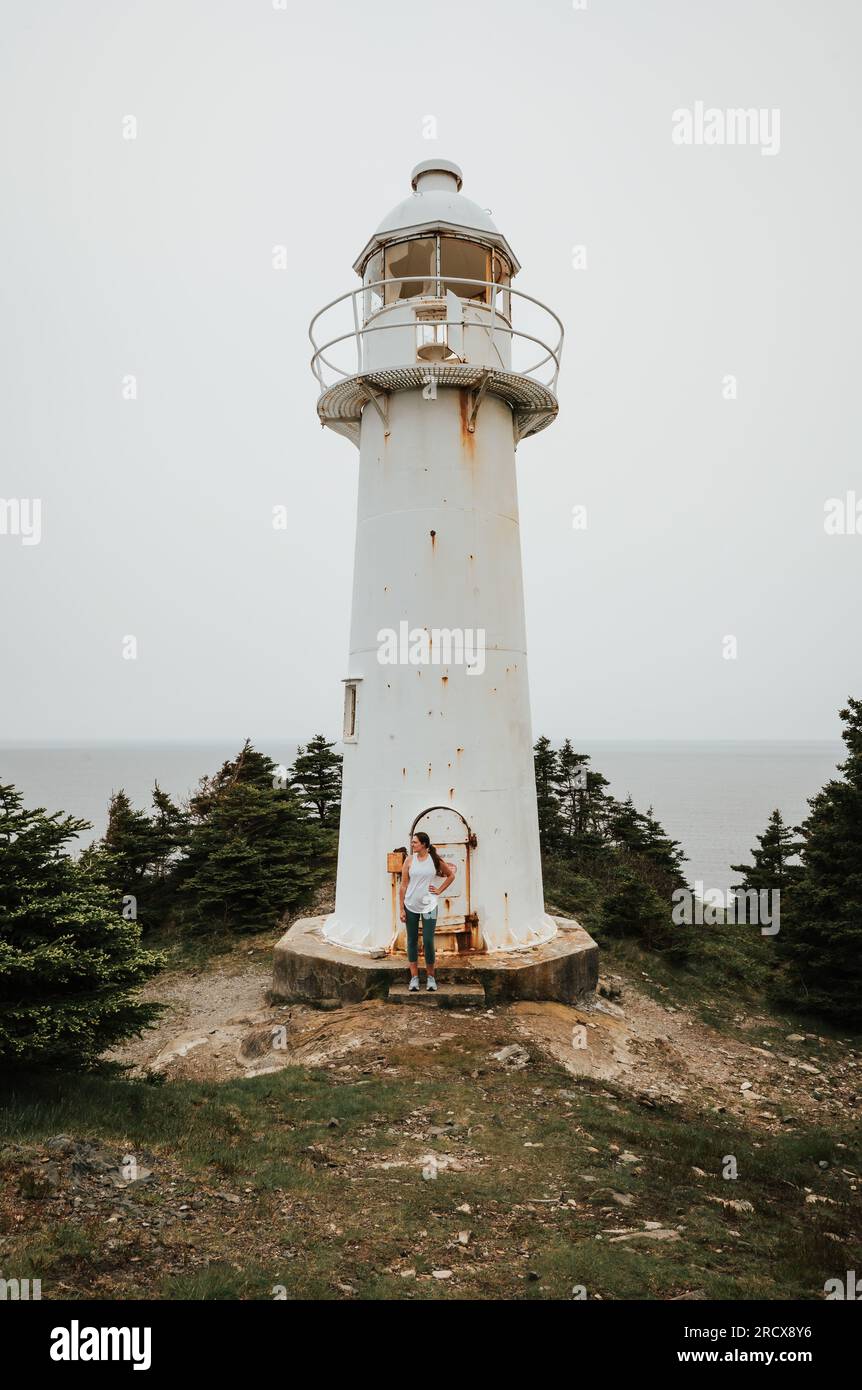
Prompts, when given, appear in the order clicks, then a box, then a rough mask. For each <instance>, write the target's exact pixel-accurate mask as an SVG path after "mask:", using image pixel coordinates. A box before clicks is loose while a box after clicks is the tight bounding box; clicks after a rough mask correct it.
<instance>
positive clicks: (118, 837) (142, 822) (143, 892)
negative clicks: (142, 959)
mask: <svg viewBox="0 0 862 1390" xmlns="http://www.w3.org/2000/svg"><path fill="white" fill-rule="evenodd" d="M153 807H154V814H153V815H152V816H149V815H147V814H146V812H144V811H137V810H135V808H134V807H133V806H132V804H131V802H130V801H129V798H128V796H127V795H126V793H125V792H124V791H123V790H122V789H121V790H120V791H118V792H114V793H113V794H112V796H111V799H110V802H109V803H108V824H107V828H106V830H105V834H104V836H103V837H102V839H101V840H100V841H99V842H98V844H96V845H94V846H92V847H91V848H90V849H88V850H85V851H84V854H83V855H82V862H83V864H84V866H85V867H91V868H93V869H94V870H95V871H96V872H97V873H99V874H100V875H101V876H102V877H103V878H104V880H105V882H106V883H107V884H108V885H109V886H110V887H111V888H112V889H113V890H114V892H115V894H116V896H117V900H118V901H120V902H122V901H123V900H124V899H126V898H128V897H129V896H131V897H133V898H134V899H135V909H136V915H137V919H138V921H139V922H140V923H141V926H142V927H143V928H144V930H147V929H148V928H150V927H152V926H154V925H156V924H157V923H159V922H161V921H163V920H164V918H165V917H166V916H167V915H168V912H169V911H170V907H171V902H172V897H173V882H172V872H173V869H174V866H175V863H176V857H177V855H178V853H179V852H180V850H181V848H182V845H183V843H184V841H185V834H186V819H185V816H184V815H183V813H182V811H181V810H180V809H179V808H178V807H177V806H176V805H175V804H174V802H173V801H172V800H171V798H170V797H169V796H168V794H167V792H164V791H162V789H161V787H160V786H159V784H158V782H156V783H155V785H154V787H153ZM124 910H125V908H124Z"/></svg>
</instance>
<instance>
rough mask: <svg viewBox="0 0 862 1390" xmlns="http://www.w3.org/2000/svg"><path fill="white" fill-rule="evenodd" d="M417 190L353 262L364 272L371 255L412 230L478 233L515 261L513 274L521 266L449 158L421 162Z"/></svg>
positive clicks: (416, 173) (412, 178) (416, 171)
mask: <svg viewBox="0 0 862 1390" xmlns="http://www.w3.org/2000/svg"><path fill="white" fill-rule="evenodd" d="M410 182H411V184H412V187H413V190H414V191H413V193H412V194H411V195H410V197H409V198H404V199H403V200H402V202H400V203H398V204H397V206H396V207H394V208H393V209H392V211H391V212H388V213H387V214H386V216H385V217H384V218H383V221H382V222H381V223H380V225H379V226H378V228H377V231H376V232H375V233H374V235H373V236H372V237H371V239H370V240H369V241H368V242H367V243H366V245H365V247H364V248H363V250H362V251H361V253H360V255H359V256H358V257H357V259H356V260H355V261H354V263H353V268H354V270H355V271H356V272H357V274H359V275H361V274H362V271H363V268H364V266H365V262H366V261H367V260H368V257H369V256H370V255H372V254H373V252H374V251H376V250H377V248H378V247H379V246H384V245H386V244H387V243H388V242H390V241H398V240H400V239H401V238H402V237H404V236H406V235H409V234H410V233H411V232H414V233H416V234H417V235H418V234H419V233H420V232H423V231H427V232H433V231H455V232H462V233H463V232H466V233H468V234H469V233H470V232H475V233H476V234H477V236H478V239H479V240H481V241H485V242H490V244H491V245H492V246H498V247H499V248H500V250H501V251H503V252H504V253H505V254H506V256H507V257H508V259H509V260H510V261H511V263H512V273H513V274H514V273H516V272H517V271H518V270H520V265H519V263H518V261H517V259H516V257H515V255H514V254H513V252H512V249H511V247H510V246H509V244H508V242H507V241H506V238H505V237H504V236H503V234H502V233H501V232H499V231H498V230H497V227H496V226H495V224H494V222H493V220H492V218H491V216H490V215H489V213H487V212H486V211H485V209H484V208H480V207H479V204H478V203H474V202H473V200H472V199H471V198H465V197H464V195H463V193H461V191H460V189H461V184H462V182H463V180H462V177H461V170H460V169H459V168H458V165H457V164H452V163H451V162H450V161H449V160H447V159H427V160H425V161H424V163H422V164H417V165H416V168H415V169H414V170H413V172H412V174H411V176H410Z"/></svg>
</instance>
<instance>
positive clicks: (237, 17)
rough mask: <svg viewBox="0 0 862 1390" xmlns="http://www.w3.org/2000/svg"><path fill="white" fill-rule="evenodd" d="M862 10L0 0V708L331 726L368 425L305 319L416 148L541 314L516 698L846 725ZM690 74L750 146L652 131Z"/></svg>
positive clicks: (156, 724)
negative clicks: (556, 317) (325, 366)
mask: <svg viewBox="0 0 862 1390" xmlns="http://www.w3.org/2000/svg"><path fill="white" fill-rule="evenodd" d="M860 30H862V17H860V6H859V4H858V0H824V3H818V4H811V3H810V0H722V3H720V4H716V3H711V2H708V0H655V3H649V2H648V0H588V4H587V7H586V8H585V9H578V8H576V7H575V6H573V4H572V3H571V0H531V3H530V4H516V3H512V2H511V0H497V2H496V3H494V4H492V5H489V4H487V3H464V0H460V2H457V3H456V2H455V0H435V3H434V5H432V6H427V5H419V4H415V3H414V4H406V3H404V0H400V2H399V0H368V3H365V4H363V5H357V4H356V3H355V0H337V3H336V2H334V0H330V3H325V2H324V3H314V4H311V3H307V4H306V3H300V0H289V4H288V6H287V9H286V10H284V9H280V8H275V7H274V6H273V3H272V0H138V2H137V3H123V0H103V2H100V0H66V2H65V3H60V2H59V0H40V3H39V4H36V5H33V4H30V3H26V0H4V3H3V46H2V51H0V77H2V98H0V101H2V120H0V150H2V154H0V174H2V188H3V198H2V201H3V205H4V211H3V217H2V223H0V278H2V327H0V333H2V343H0V381H2V395H3V401H2V416H0V444H2V450H0V498H3V499H15V498H17V499H31V498H39V499H41V505H42V522H41V526H42V535H41V540H40V542H39V544H37V545H27V544H24V543H23V540H24V538H23V537H22V536H21V535H13V534H5V535H0V592H2V647H0V661H2V678H0V740H2V741H6V740H14V739H28V740H39V739H43V738H44V739H62V738H70V739H96V738H105V739H121V738H157V739H171V738H188V737H197V738H211V737H216V738H221V737H230V738H233V739H237V738H241V737H243V736H245V735H246V734H249V735H251V736H252V737H253V738H257V739H260V740H261V741H264V740H265V739H266V738H269V737H272V736H273V735H278V736H281V737H297V738H305V737H307V736H308V735H310V734H311V733H313V732H315V731H317V730H322V731H324V732H326V733H327V734H329V735H330V736H332V737H335V736H337V734H338V733H339V730H340V720H341V702H342V691H341V685H340V681H341V678H342V677H343V676H344V675H345V674H346V673H347V672H346V661H347V644H348V622H349V605H350V591H351V570H352V561H353V533H354V519H355V517H354V514H355V503H356V480H357V463H358V455H357V453H356V451H355V449H354V448H353V446H352V445H350V444H349V443H348V442H347V441H346V440H344V439H341V438H339V437H337V436H335V435H333V434H332V433H330V432H329V431H323V430H321V428H320V426H319V424H318V422H317V419H316V415H315V398H316V394H317V393H316V386H315V382H314V380H313V378H312V376H311V373H310V371H309V368H308V357H309V348H308V342H307V338H306V329H307V324H308V320H309V319H310V317H311V315H312V314H313V313H314V312H315V310H316V309H318V308H320V307H321V306H322V305H323V304H325V303H326V302H327V301H328V300H330V299H332V298H333V297H335V296H336V295H337V294H340V293H342V292H344V291H346V290H348V289H350V288H352V287H353V285H354V284H355V277H354V273H353V271H352V269H351V265H352V262H353V260H354V258H355V257H356V255H357V254H358V252H359V251H360V250H361V248H362V247H363V246H364V244H365V242H366V241H367V239H368V237H369V236H370V234H371V233H372V232H373V230H374V228H375V227H376V225H377V223H378V222H379V221H380V219H381V218H382V216H383V215H384V213H386V212H387V211H388V209H389V208H390V207H391V206H392V205H393V204H394V203H396V202H398V201H399V200H400V199H401V198H402V197H404V196H406V194H407V193H408V192H409V175H410V170H411V168H412V166H413V165H414V164H415V163H416V162H417V161H419V160H422V159H428V158H430V157H432V156H437V155H439V156H442V157H444V158H448V159H454V160H456V161H457V162H458V163H459V164H460V166H461V167H462V169H463V171H464V190H463V191H464V193H465V194H467V195H468V196H470V197H471V198H473V199H475V200H476V201H477V202H478V203H479V204H480V205H481V206H482V207H487V208H490V209H491V210H492V213H493V216H494V219H495V221H496V222H497V224H498V226H499V227H500V229H501V230H502V231H503V232H504V234H505V235H506V236H507V238H508V240H509V242H510V244H511V245H512V247H513V249H514V250H515V252H516V254H517V256H518V257H519V259H520V261H521V264H522V271H521V275H520V277H519V279H518V282H517V284H518V287H519V288H520V289H522V290H525V291H526V292H528V293H530V294H534V295H536V296H538V297H539V298H541V299H543V300H545V301H547V302H548V303H549V304H551V305H552V306H553V307H554V308H555V309H556V311H557V312H558V313H559V314H560V316H561V317H562V319H563V320H564V322H565V325H566V331H567V339H566V348H565V353H564V359H563V371H562V377H561V382H560V400H561V409H560V416H559V419H558V421H557V423H556V424H555V425H554V426H553V427H552V428H550V429H548V430H547V431H545V432H543V433H541V434H540V435H538V436H536V438H534V439H531V440H527V441H526V442H525V443H523V444H522V446H521V447H520V449H519V451H518V460H519V462H518V475H519V489H520V503H521V534H522V545H523V556H524V570H525V591H526V605H527V630H528V647H529V664H530V681H531V690H532V707H533V724H534V729H535V730H536V731H537V732H538V731H540V730H541V731H546V732H548V733H549V734H551V735H554V736H565V735H566V734H569V735H571V736H572V737H573V739H574V740H575V742H576V743H577V742H579V741H584V740H587V739H597V738H611V739H617V738H620V739H622V738H684V737H691V738H781V737H787V738H820V737H822V738H828V737H834V736H835V734H836V732H837V727H838V721H837V709H838V707H839V705H840V704H841V703H842V702H843V701H844V699H845V698H846V696H847V695H848V694H851V693H852V694H856V695H862V621H860V602H859V599H860V578H862V524H860V527H859V530H860V534H855V535H849V534H845V535H828V534H826V532H825V530H824V504H825V503H826V502H827V500H828V499H829V498H833V497H837V498H841V499H844V498H846V495H847V493H848V492H851V491H855V493H856V495H857V498H858V499H859V500H860V501H862V462H860V449H859V411H860V404H859V403H860V399H862V392H860V354H859V338H860V328H859V325H860V321H862V313H860V309H862V305H860V268H859V266H860V257H859V214H860V198H859V191H858V185H859V162H860V161H859V154H860V151H859V114H860V102H862V95H860V82H859V72H860ZM699 101H700V102H703V103H704V104H705V106H706V107H714V108H718V109H721V110H725V109H728V108H735V107H747V108H748V107H751V108H757V109H758V110H760V109H763V110H764V111H766V112H771V111H773V110H774V109H776V108H777V109H778V110H779V111H780V127H779V130H780V146H779V147H778V149H777V152H776V153H763V152H762V146H758V145H750V144H749V145H734V146H730V145H727V144H725V145H712V146H707V145H689V146H683V145H679V144H675V143H674V141H673V139H672V133H673V129H674V124H673V113H674V111H676V110H678V109H680V108H686V109H691V110H693V109H694V106H695V103H696V102H699ZM129 116H133V117H134V118H135V121H136V123H137V135H136V138H135V139H124V138H123V137H124V130H125V131H126V132H127V133H128V130H129V129H130V126H129V123H128V122H126V124H125V126H124V119H125V118H127V117H129ZM428 116H433V117H434V118H435V120H436V123H437V138H436V140H429V139H425V138H423V130H425V131H426V132H427V130H428V129H429V122H428V121H427V120H426V119H425V118H426V117H428ZM774 135H775V131H774V130H773V131H772V137H773V144H774V143H775V142H774ZM277 245H283V246H285V247H286V248H287V260H288V267H289V268H288V269H287V270H277V269H274V268H273V256H272V248H273V246H277ZM576 246H583V247H585V248H586V268H581V269H576V268H574V267H573V247H576ZM129 375H133V376H134V377H135V378H136V382H137V399H136V400H127V399H124V398H123V380H124V378H125V377H127V376H129ZM729 375H733V376H735V377H736V379H737V393H738V394H737V399H735V400H732V399H725V394H726V390H727V387H726V385H725V378H727V377H728V376H729ZM278 504H284V505H286V506H287V508H288V517H289V520H288V525H287V528H286V529H285V530H281V531H277V530H274V529H273V526H272V509H273V507H274V506H276V505H278ZM578 505H581V506H585V507H586V509H587V527H586V529H585V530H575V529H573V527H572V508H573V507H575V506H578ZM7 531H8V526H7ZM130 635H131V636H134V637H135V638H136V639H137V650H138V655H137V659H136V660H126V659H124V657H123V641H124V638H125V637H127V636H130ZM728 636H733V637H735V638H736V641H737V650H738V654H737V657H736V659H735V660H728V659H725V656H724V652H725V651H726V650H727V647H726V645H725V643H724V639H725V638H726V637H728Z"/></svg>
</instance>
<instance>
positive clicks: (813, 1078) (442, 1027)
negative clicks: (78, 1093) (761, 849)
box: [110, 950, 860, 1130]
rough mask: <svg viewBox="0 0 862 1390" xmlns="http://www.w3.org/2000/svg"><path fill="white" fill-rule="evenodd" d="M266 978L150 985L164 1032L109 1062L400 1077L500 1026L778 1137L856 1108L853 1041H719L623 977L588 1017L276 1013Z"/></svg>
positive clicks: (513, 1010)
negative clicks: (417, 1062)
mask: <svg viewBox="0 0 862 1390" xmlns="http://www.w3.org/2000/svg"><path fill="white" fill-rule="evenodd" d="M269 983H270V965H269V954H268V952H267V951H265V950H257V951H254V952H251V953H249V955H248V956H245V957H241V958H239V959H237V958H236V957H232V958H231V959H230V960H229V961H228V962H226V963H224V964H222V965H219V964H216V965H215V966H214V968H212V969H209V970H207V971H202V972H198V973H194V974H187V973H179V972H170V973H166V974H163V975H161V976H160V977H159V978H158V979H157V980H155V981H154V982H153V983H152V985H151V987H150V990H151V995H152V997H153V998H158V999H159V1000H160V1001H161V1002H163V1003H167V1005H168V1009H167V1011H166V1013H165V1014H164V1015H163V1017H162V1019H161V1021H160V1023H159V1025H158V1027H156V1028H154V1029H152V1030H150V1031H148V1032H147V1033H146V1034H145V1035H144V1036H143V1037H142V1038H140V1039H136V1040H135V1041H133V1042H131V1043H129V1044H127V1045H125V1046H124V1047H122V1048H118V1049H116V1050H115V1051H114V1052H112V1053H111V1054H110V1056H111V1057H113V1058H114V1059H116V1060H120V1061H123V1062H128V1063H131V1064H132V1065H133V1067H134V1069H135V1071H144V1072H145V1071H156V1072H162V1073H164V1074H165V1076H166V1077H168V1078H171V1079H175V1078H176V1079H179V1078H188V1079H193V1080H197V1081H204V1080H214V1081H218V1080H226V1079H228V1078H236V1077H238V1076H258V1075H261V1074H264V1073H267V1072H273V1071H278V1070H280V1069H281V1068H282V1067H284V1066H287V1065H296V1064H299V1065H305V1066H308V1067H320V1068H324V1069H333V1070H336V1071H338V1072H341V1073H344V1074H345V1077H348V1076H350V1075H351V1074H357V1075H358V1074H363V1075H369V1074H374V1073H375V1072H377V1071H379V1070H383V1069H386V1070H387V1071H388V1073H389V1074H390V1075H391V1074H392V1065H391V1061H390V1062H388V1063H387V1054H388V1053H389V1052H390V1050H391V1049H393V1048H397V1047H398V1046H416V1047H429V1048H432V1049H433V1048H435V1047H437V1046H440V1045H441V1044H445V1043H449V1042H452V1041H453V1040H455V1041H456V1042H457V1039H458V1038H459V1037H464V1038H468V1037H472V1036H475V1035H476V1034H477V1032H484V1031H485V1029H486V1027H487V1022H488V1020H489V1019H490V1018H493V1019H494V1023H495V1030H496V1034H497V1035H499V1034H500V1032H501V1030H502V1032H503V1035H504V1036H506V1037H507V1038H509V1039H510V1045H514V1044H517V1043H519V1042H521V1043H523V1044H524V1045H530V1044H532V1045H534V1046H537V1047H538V1048H539V1049H540V1050H541V1051H542V1052H544V1053H545V1054H546V1055H548V1056H550V1057H553V1058H554V1059H555V1060H557V1061H559V1062H560V1063H561V1064H562V1065H563V1066H564V1067H565V1068H566V1069H567V1070H568V1071H570V1072H571V1073H572V1074H573V1075H579V1076H588V1077H595V1078H596V1080H597V1081H611V1082H613V1083H615V1084H616V1085H618V1086H620V1087H621V1088H622V1089H623V1090H624V1091H626V1092H628V1093H630V1094H631V1095H633V1096H636V1097H637V1098H638V1099H639V1100H641V1101H642V1102H643V1103H646V1104H649V1103H650V1102H654V1103H656V1104H663V1103H665V1102H667V1101H671V1102H673V1101H676V1102H679V1101H686V1100H693V1101H696V1102H697V1103H698V1105H699V1106H700V1107H701V1108H703V1109H714V1110H715V1111H717V1112H719V1113H722V1112H727V1113H728V1114H730V1115H739V1116H744V1117H745V1120H746V1122H747V1124H748V1125H750V1126H752V1127H754V1128H758V1127H764V1128H766V1129H770V1130H777V1129H779V1128H780V1127H781V1124H782V1121H786V1118H787V1116H788V1115H795V1116H797V1117H799V1118H804V1119H805V1120H806V1121H807V1122H808V1123H812V1124H818V1123H822V1124H823V1125H824V1126H827V1127H828V1126H829V1125H831V1124H834V1123H835V1122H836V1121H837V1120H838V1118H839V1116H843V1117H850V1116H852V1115H854V1114H855V1113H856V1112H855V1107H856V1103H857V1098H858V1097H857V1087H858V1086H859V1070H858V1068H859V1062H860V1058H859V1057H858V1056H857V1055H856V1053H855V1052H854V1049H853V1048H852V1046H850V1044H849V1043H842V1042H841V1041H840V1040H836V1039H825V1038H821V1037H819V1036H818V1035H816V1034H811V1033H807V1034H801V1033H791V1032H788V1033H786V1034H784V1035H783V1036H779V1037H776V1035H775V1019H774V1018H767V1017H763V1018H760V1017H758V1016H757V1015H752V1016H749V1017H744V1016H742V1017H740V1018H739V1019H738V1020H737V1027H736V1034H737V1035H736V1036H734V1035H729V1034H728V1033H727V1032H726V1031H725V1032H721V1033H720V1032H718V1031H717V1030H716V1029H714V1028H711V1027H709V1026H708V1025H707V1024H705V1023H704V1022H702V1021H701V1020H700V1019H699V1018H697V1017H696V1016H694V1015H693V1014H692V1013H690V1012H689V1011H687V1010H686V1009H684V1008H674V1007H673V1006H670V1007H667V1006H663V1005H661V1004H659V1003H657V1002H656V1001H654V1000H653V999H651V998H649V997H648V996H647V994H645V993H644V992H643V991H642V990H641V989H639V988H638V986H637V984H636V983H635V982H634V981H633V980H632V979H628V978H625V977H623V976H621V975H613V976H610V977H608V978H607V979H606V980H604V981H602V982H601V984H602V988H603V990H604V992H605V993H606V994H609V995H611V996H612V998H613V1001H614V1002H610V1001H609V1000H607V999H605V998H602V997H601V996H599V995H597V996H596V997H595V1000H594V1002H593V1003H592V1004H591V1006H590V1007H588V1008H573V1007H570V1006H567V1005H563V1004H554V1003H527V1002H521V1003H517V1004H513V1005H509V1006H497V1007H495V1008H494V1009H490V1010H482V1009H478V1010H477V1009H464V1010H460V1011H459V1010H453V1009H440V1008H438V1007H437V1005H436V1003H434V1002H432V1001H427V1000H426V999H424V998H423V997H420V999H418V1000H411V1001H410V1002H409V1003H407V1004H401V1005H393V1004H387V1003H383V1002H380V1001H371V1002H367V1003H362V1004H347V1005H344V1006H342V1007H341V1008H337V1009H333V1010H330V1011H325V1012H324V1011H321V1010H320V1009H315V1008H312V1007H308V1006H305V1005H299V1004H294V1005H289V1004H282V1005H277V1006H274V1007H269V1006H268V1005H267V1003H266V991H267V988H268V986H269ZM483 1025H484V1026H483ZM767 1031H769V1032H770V1033H771V1034H772V1039H771V1040H770V1039H769V1038H767V1037H766V1036H765V1034H766V1033H767ZM740 1034H741V1035H742V1036H739V1035H740ZM760 1034H763V1035H764V1036H760ZM512 1064H513V1065H517V1053H515V1054H513V1062H512Z"/></svg>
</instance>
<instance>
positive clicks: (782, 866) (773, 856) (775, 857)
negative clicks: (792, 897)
mask: <svg viewBox="0 0 862 1390" xmlns="http://www.w3.org/2000/svg"><path fill="white" fill-rule="evenodd" d="M757 843H758V846H759V848H755V849H753V850H752V851H751V857H752V860H753V861H754V862H753V863H752V864H731V866H730V867H731V869H732V870H733V872H734V873H735V874H742V882H741V883H735V884H734V885H733V890H734V892H739V891H748V890H749V889H752V888H753V889H756V890H757V891H758V892H760V891H763V890H767V891H771V890H774V889H781V890H783V889H785V888H789V887H790V886H791V884H793V883H795V882H796V881H797V880H798V879H799V877H800V875H801V874H802V865H801V864H791V863H789V860H791V859H795V858H797V856H798V855H799V853H800V851H801V850H802V841H801V840H794V838H793V830H792V829H791V827H790V826H789V825H785V823H784V820H783V819H782V815H781V812H780V811H778V810H775V811H773V812H772V815H771V816H770V817H769V821H768V822H767V826H766V829H765V830H764V832H763V834H762V835H758V836H757Z"/></svg>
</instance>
